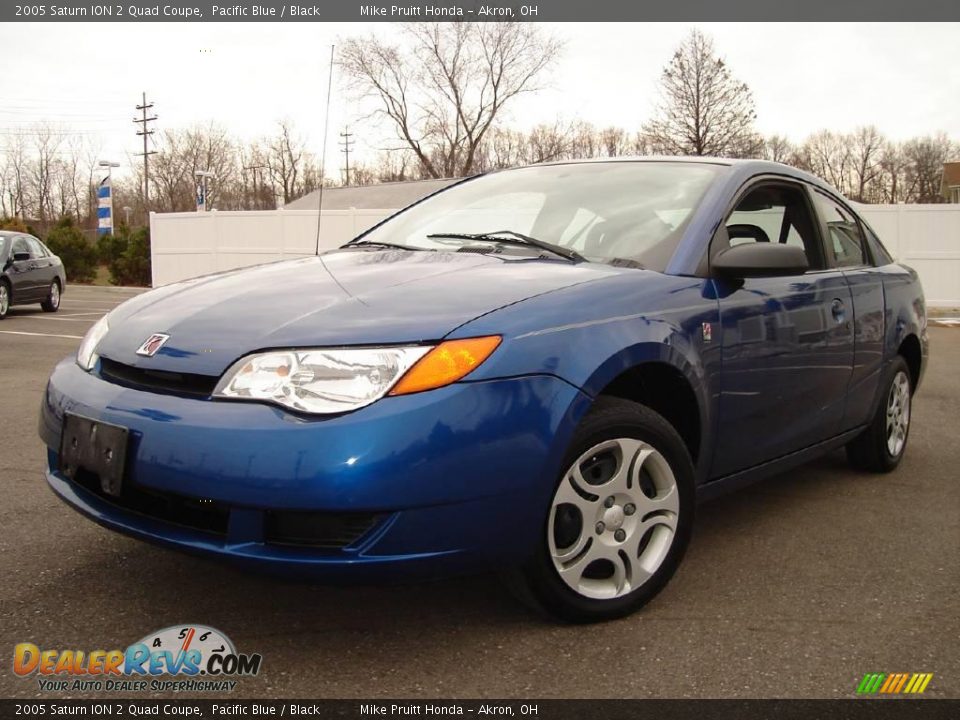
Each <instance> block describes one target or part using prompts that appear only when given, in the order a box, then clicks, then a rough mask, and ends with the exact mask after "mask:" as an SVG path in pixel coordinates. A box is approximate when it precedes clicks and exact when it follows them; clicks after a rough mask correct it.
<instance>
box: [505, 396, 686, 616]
mask: <svg viewBox="0 0 960 720" xmlns="http://www.w3.org/2000/svg"><path fill="white" fill-rule="evenodd" d="M693 508H694V475H693V464H692V462H691V460H690V456H689V454H688V453H687V449H686V447H685V446H684V444H683V441H682V440H681V439H680V437H679V435H677V433H676V431H675V430H674V429H673V428H672V427H671V426H670V424H669V423H668V422H667V421H666V420H664V419H663V418H662V417H661V416H660V415H658V414H657V413H655V412H653V411H652V410H650V409H649V408H646V407H644V406H642V405H639V404H637V403H633V402H630V401H627V400H622V399H619V398H606V397H603V398H600V399H599V400H598V401H597V403H596V405H595V406H594V408H593V409H592V410H591V412H590V413H589V414H588V415H587V417H586V418H584V420H583V422H582V423H581V424H580V427H579V428H578V429H577V432H576V434H575V436H574V439H573V442H572V443H571V446H570V450H569V452H568V455H567V458H566V460H565V470H564V473H563V475H562V476H561V477H560V479H559V482H558V484H557V487H556V490H555V492H554V495H553V499H552V501H551V504H550V508H549V510H548V513H547V521H546V524H545V528H544V531H543V541H542V544H541V546H540V548H539V550H538V552H537V554H536V555H535V557H534V558H532V559H531V560H530V561H529V562H528V563H527V565H526V566H525V567H524V568H523V570H522V571H521V575H522V580H523V581H524V583H525V585H526V588H527V589H528V590H529V592H527V593H524V595H525V596H526V597H527V598H533V599H534V600H535V601H536V602H537V604H538V605H540V606H541V607H542V608H543V609H545V610H546V611H548V612H549V613H550V614H552V615H554V616H557V617H559V618H561V619H563V620H567V621H571V622H594V621H599V620H608V619H612V618H616V617H620V616H623V615H626V614H629V613H631V612H633V611H634V610H636V609H638V608H640V607H641V606H642V605H644V604H645V603H647V602H648V601H649V600H651V599H652V598H653V597H654V596H655V595H656V594H657V593H658V592H660V590H661V589H663V587H664V586H665V585H666V584H667V581H669V579H670V578H671V577H672V576H673V573H674V572H675V570H676V569H677V566H678V565H679V564H680V560H681V558H682V557H683V553H684V551H685V550H686V547H687V544H688V543H689V540H690V532H691V530H692V528H693Z"/></svg>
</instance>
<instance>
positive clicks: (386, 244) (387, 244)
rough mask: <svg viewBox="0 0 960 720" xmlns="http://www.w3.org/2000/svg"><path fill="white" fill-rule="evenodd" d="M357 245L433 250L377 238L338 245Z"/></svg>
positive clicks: (417, 250) (342, 246) (344, 246)
mask: <svg viewBox="0 0 960 720" xmlns="http://www.w3.org/2000/svg"><path fill="white" fill-rule="evenodd" d="M358 245H366V246H367V247H382V248H395V249H397V250H414V251H416V252H434V249H433V248H422V247H414V246H413V245H401V244H400V243H390V242H380V241H379V240H351V241H350V242H348V243H347V244H346V245H341V246H340V247H341V248H346V247H357V246H358Z"/></svg>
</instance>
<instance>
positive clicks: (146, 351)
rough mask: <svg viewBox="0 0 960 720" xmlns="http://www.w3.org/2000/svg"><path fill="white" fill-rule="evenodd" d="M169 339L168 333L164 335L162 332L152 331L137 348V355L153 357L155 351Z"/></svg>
mask: <svg viewBox="0 0 960 720" xmlns="http://www.w3.org/2000/svg"><path fill="white" fill-rule="evenodd" d="M169 339H170V336H169V335H164V334H163V333H154V334H153V335H151V336H150V337H148V338H147V339H146V341H145V342H144V343H143V345H141V346H140V347H139V348H138V349H137V355H143V356H144V357H153V356H154V355H156V354H157V351H158V350H159V349H160V348H162V347H163V345H164V343H166V342H167V340H169Z"/></svg>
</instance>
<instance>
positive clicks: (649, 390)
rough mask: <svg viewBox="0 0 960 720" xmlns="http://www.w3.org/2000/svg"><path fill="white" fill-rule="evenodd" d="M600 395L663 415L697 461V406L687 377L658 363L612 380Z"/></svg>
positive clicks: (630, 370) (645, 365) (638, 367)
mask: <svg viewBox="0 0 960 720" xmlns="http://www.w3.org/2000/svg"><path fill="white" fill-rule="evenodd" d="M600 394H601V395H610V396H613V397H618V398H623V399H624V400H632V401H634V402H638V403H640V404H641V405H646V406H647V407H648V408H650V409H651V410H653V411H654V412H657V413H659V414H660V415H662V416H663V417H664V418H665V419H666V421H667V422H669V423H670V424H671V425H672V426H673V429H674V430H676V431H677V433H678V434H679V435H680V437H681V439H682V440H683V442H684V444H685V445H686V446H687V450H688V452H689V453H690V457H691V458H693V461H694V462H696V461H697V454H698V453H699V451H700V407H699V406H698V405H697V396H696V395H695V394H694V392H693V388H692V387H691V386H690V383H689V382H688V381H687V378H685V377H684V376H683V373H681V372H680V371H679V370H677V369H676V368H675V367H673V366H672V365H667V364H666V363H659V362H651V363H645V364H643V365H637V366H636V367H633V368H630V369H629V370H627V371H625V372H623V373H621V374H620V375H618V376H617V377H616V378H614V380H613V381H612V382H611V383H610V384H608V385H607V386H606V387H605V388H604V389H603V390H602V391H601V392H600Z"/></svg>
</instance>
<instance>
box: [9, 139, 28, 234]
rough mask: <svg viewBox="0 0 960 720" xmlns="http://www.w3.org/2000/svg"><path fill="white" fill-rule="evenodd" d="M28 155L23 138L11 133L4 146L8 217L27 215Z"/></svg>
mask: <svg viewBox="0 0 960 720" xmlns="http://www.w3.org/2000/svg"><path fill="white" fill-rule="evenodd" d="M28 162H29V153H28V150H27V143H26V139H25V138H24V136H23V135H22V134H20V133H13V134H12V135H8V136H7V137H6V142H5V144H4V175H5V176H6V177H7V183H8V189H7V194H8V196H9V198H10V213H9V214H10V217H21V218H23V217H26V215H27V207H26V204H27V197H26V196H27V164H28Z"/></svg>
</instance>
